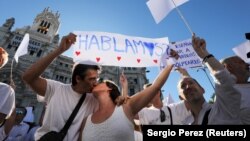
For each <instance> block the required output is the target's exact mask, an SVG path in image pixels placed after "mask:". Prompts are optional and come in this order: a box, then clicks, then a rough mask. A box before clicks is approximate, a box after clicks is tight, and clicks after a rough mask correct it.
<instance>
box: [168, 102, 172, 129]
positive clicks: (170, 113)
mask: <svg viewBox="0 0 250 141" xmlns="http://www.w3.org/2000/svg"><path fill="white" fill-rule="evenodd" d="M167 107H168V106H167ZM168 111H169V116H170V125H173V117H172V112H171V109H170V107H168Z"/></svg>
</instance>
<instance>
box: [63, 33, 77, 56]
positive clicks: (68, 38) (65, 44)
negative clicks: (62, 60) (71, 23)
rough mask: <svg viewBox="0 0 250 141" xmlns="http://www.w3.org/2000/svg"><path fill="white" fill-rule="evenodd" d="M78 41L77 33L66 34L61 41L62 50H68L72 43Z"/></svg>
mask: <svg viewBox="0 0 250 141" xmlns="http://www.w3.org/2000/svg"><path fill="white" fill-rule="evenodd" d="M75 42H76V35H75V34H73V33H69V34H68V35H67V36H64V37H63V38H62V40H61V43H60V46H59V47H60V49H61V51H62V52H64V51H66V50H68V49H69V48H70V46H71V45H72V44H74V43H75Z"/></svg>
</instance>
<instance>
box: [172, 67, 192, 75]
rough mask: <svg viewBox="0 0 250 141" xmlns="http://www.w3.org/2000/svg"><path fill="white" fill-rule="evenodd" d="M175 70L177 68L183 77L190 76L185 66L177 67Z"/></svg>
mask: <svg viewBox="0 0 250 141" xmlns="http://www.w3.org/2000/svg"><path fill="white" fill-rule="evenodd" d="M175 70H177V71H178V72H179V73H180V74H181V77H185V76H190V75H189V74H188V72H187V70H186V69H184V68H181V67H177V68H176V69H175Z"/></svg>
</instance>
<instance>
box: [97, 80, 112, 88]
mask: <svg viewBox="0 0 250 141" xmlns="http://www.w3.org/2000/svg"><path fill="white" fill-rule="evenodd" d="M97 83H98V84H101V83H105V84H106V85H107V86H108V87H109V88H111V89H112V88H113V85H112V83H111V82H109V81H108V80H103V79H102V78H100V79H99V80H98V81H97Z"/></svg>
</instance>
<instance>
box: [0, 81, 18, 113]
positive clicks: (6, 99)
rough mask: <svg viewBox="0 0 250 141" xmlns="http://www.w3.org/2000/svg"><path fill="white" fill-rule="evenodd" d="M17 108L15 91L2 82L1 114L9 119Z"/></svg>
mask: <svg viewBox="0 0 250 141" xmlns="http://www.w3.org/2000/svg"><path fill="white" fill-rule="evenodd" d="M14 107H15V91H14V90H13V89H12V88H11V86H9V85H7V84H5V83H2V82H0V113H3V114H6V115H7V117H9V116H10V115H11V113H12V111H13V109H14Z"/></svg>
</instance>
